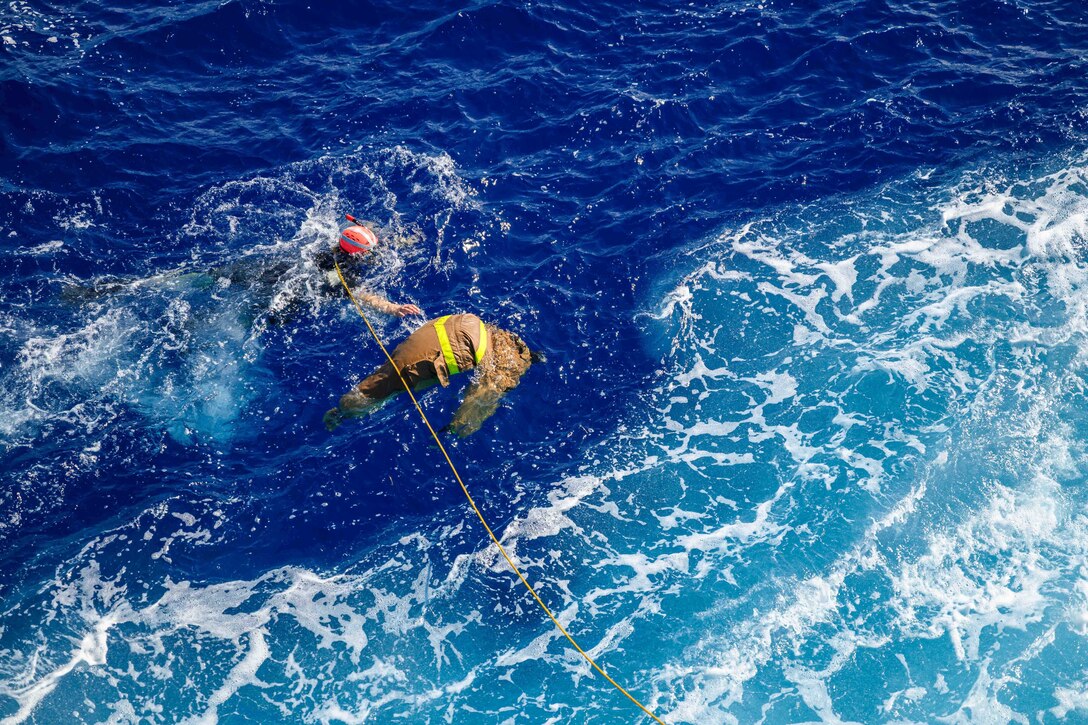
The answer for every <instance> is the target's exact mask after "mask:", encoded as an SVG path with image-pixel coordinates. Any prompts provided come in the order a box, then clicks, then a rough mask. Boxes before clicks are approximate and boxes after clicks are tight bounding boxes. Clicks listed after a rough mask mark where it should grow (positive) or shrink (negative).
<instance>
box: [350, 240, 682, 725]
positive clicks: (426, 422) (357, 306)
mask: <svg viewBox="0 0 1088 725" xmlns="http://www.w3.org/2000/svg"><path fill="white" fill-rule="evenodd" d="M333 263H334V264H335V265H336V274H337V276H338V277H340V284H342V285H344V289H345V290H347V293H348V297H350V298H351V301H352V303H354V305H355V309H356V310H358V311H359V316H360V317H362V318H363V322H365V323H366V327H367V329H368V330H370V334H371V336H372V337H373V338H374V342H376V343H378V347H380V348H381V349H382V352H383V353H385V358H386V359H387V360H388V361H389V364H390V365H392V366H393V369H394V370H396V371H397V377H398V378H400V382H401V384H402V385H403V386H404V389H405V390H407V391H408V395H409V397H411V398H412V403H413V405H415V406H416V410H418V411H419V415H420V417H421V418H423V423H424V425H426V426H427V430H429V431H430V432H431V436H432V437H433V438H434V442H435V443H437V444H438V450H440V451H442V455H443V456H445V457H446V463H448V464H450V470H451V471H453V476H454V478H456V479H457V483H459V484H461V490H462V491H464V492H465V498H467V499H468V502H469V503H470V504H472V510H473V511H475V512H476V516H477V518H479V519H480V523H481V524H483V525H484V528H485V529H487V533H488V535H489V536H491V540H492V541H494V542H495V546H497V547H498V548H499V551H500V552H501V553H502V555H503V558H504V559H506V563H507V564H509V565H510V568H511V569H513V570H514V573H515V574H517V575H518V579H520V580H521V583H522V584H524V585H525V588H526V589H528V590H529V593H530V594H532V595H533V599H535V600H536V603H537V604H539V605H540V608H541V609H543V610H544V613H545V614H547V615H548V618H549V619H551V620H552V623H553V624H555V626H556V627H558V628H559V631H560V632H562V633H563V636H564V637H566V638H567V641H569V642H570V643H571V645H573V646H574V649H576V650H578V654H580V655H582V657H584V658H585V660H586V662H588V663H589V664H591V665H593V669H595V670H597V672H599V673H600V674H601V677H603V678H605V679H606V680H608V681H609V682H610V683H611V684H612V686H613V687H615V688H616V689H617V690H619V691H620V692H622V693H623V694H624V695H626V696H627V699H628V700H630V701H631V702H633V703H635V705H637V706H638V708H639V709H640V710H642V711H643V712H644V713H646V714H647V715H649V716H650V717H652V718H653V719H654V720H655V721H657V722H658V723H660V725H665V723H664V722H663V721H662V720H661V718H659V717H658V716H657V715H654V714H653V713H652V712H650V710H649V709H647V707H646V706H645V705H643V704H642V703H641V702H639V701H638V700H637V699H636V698H635V696H634V695H632V694H631V693H630V692H628V691H627V690H625V689H623V687H622V686H621V685H620V684H619V683H618V682H616V681H615V680H613V679H612V678H611V677H609V676H608V673H607V672H605V671H604V670H602V669H601V666H600V665H598V664H597V663H596V662H594V661H593V658H592V657H590V656H589V654H588V653H586V651H585V650H584V649H582V648H581V647H579V646H578V643H577V642H575V641H574V637H571V636H570V633H569V632H567V630H566V628H565V627H563V625H562V624H560V623H559V620H558V619H556V618H555V615H554V614H552V610H550V609H548V605H547V604H545V603H544V600H543V599H541V598H540V595H538V594H537V593H536V590H535V589H533V586H532V585H531V584H530V583H529V581H528V580H527V579H526V578H525V576H524V575H523V574H522V573H521V570H520V569H518V566H517V564H515V563H514V560H513V559H511V558H510V555H509V554H507V553H506V549H505V548H503V545H502V544H501V543H499V539H498V537H497V536H495V532H494V531H492V530H491V527H490V526H488V525H487V521H486V520H485V519H484V515H483V514H482V513H480V508H479V507H478V506H477V505H476V502H475V501H474V500H473V499H472V494H470V493H469V492H468V487H467V486H466V485H465V482H464V481H462V480H461V474H460V473H458V472H457V467H456V466H454V465H453V460H451V459H450V454H449V453H447V452H446V447H445V446H444V445H442V440H441V439H440V438H439V437H438V434H437V433H435V431H434V428H433V427H431V421H429V420H428V419H427V414H426V413H424V412H423V408H422V407H421V406H420V404H419V401H418V400H416V396H415V393H413V392H412V387H411V386H410V385H408V382H407V381H406V380H405V379H404V376H403V375H401V372H400V368H399V367H397V363H396V362H394V361H393V356H392V355H390V354H389V351H388V350H386V349H385V345H383V344H382V341H381V338H379V337H378V333H377V332H375V331H374V326H373V325H371V324H370V320H369V319H368V318H367V316H366V313H365V312H363V308H362V306H360V304H359V301H358V300H357V299H355V295H354V294H353V293H352V291H351V288H350V287H348V283H347V281H346V280H345V279H344V275H343V273H342V272H341V271H340V263H339V262H336V261H335V260H334V261H333Z"/></svg>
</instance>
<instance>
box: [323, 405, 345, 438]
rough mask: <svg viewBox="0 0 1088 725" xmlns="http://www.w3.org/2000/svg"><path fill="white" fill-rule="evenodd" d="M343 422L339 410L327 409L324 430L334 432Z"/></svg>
mask: <svg viewBox="0 0 1088 725" xmlns="http://www.w3.org/2000/svg"><path fill="white" fill-rule="evenodd" d="M343 422H344V416H342V415H340V409H339V408H329V410H328V411H327V412H326V413H325V428H327V429H328V430H329V432H330V433H331V432H332V431H334V430H336V428H337V426H339V425H340V424H341V423H343Z"/></svg>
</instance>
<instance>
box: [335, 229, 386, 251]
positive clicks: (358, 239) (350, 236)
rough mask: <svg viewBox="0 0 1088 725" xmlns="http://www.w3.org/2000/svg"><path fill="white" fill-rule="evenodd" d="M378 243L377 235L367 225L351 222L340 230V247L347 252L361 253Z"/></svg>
mask: <svg viewBox="0 0 1088 725" xmlns="http://www.w3.org/2000/svg"><path fill="white" fill-rule="evenodd" d="M377 243H378V235H377V234H375V233H374V232H373V231H371V230H370V229H369V228H368V227H364V226H363V225H361V224H353V225H352V226H350V227H347V228H346V229H344V230H343V231H341V232H340V248H341V249H343V250H344V251H345V252H347V253H348V254H362V253H364V252H369V251H370V248H371V247H372V246H373V245H375V244H377Z"/></svg>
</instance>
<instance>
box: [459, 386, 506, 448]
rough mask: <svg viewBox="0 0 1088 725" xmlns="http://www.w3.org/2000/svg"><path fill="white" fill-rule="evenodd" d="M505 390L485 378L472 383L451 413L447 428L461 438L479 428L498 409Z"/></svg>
mask: <svg viewBox="0 0 1088 725" xmlns="http://www.w3.org/2000/svg"><path fill="white" fill-rule="evenodd" d="M505 394H506V391H505V390H503V389H502V388H499V387H496V386H495V385H493V384H491V383H489V382H488V381H486V380H480V381H477V382H474V383H472V384H471V385H469V386H468V388H467V389H466V390H465V399H464V400H463V401H462V402H461V406H460V407H459V408H458V409H457V412H456V413H454V414H453V420H451V421H450V425H449V428H450V430H452V431H453V432H454V433H456V434H457V435H458V436H460V437H461V438H464V437H465V436H470V435H472V434H473V433H475V432H476V431H478V430H480V426H482V425H483V424H484V421H485V420H487V419H488V418H490V417H491V416H492V415H494V413H495V411H496V410H498V409H499V401H500V400H502V396H503V395H505Z"/></svg>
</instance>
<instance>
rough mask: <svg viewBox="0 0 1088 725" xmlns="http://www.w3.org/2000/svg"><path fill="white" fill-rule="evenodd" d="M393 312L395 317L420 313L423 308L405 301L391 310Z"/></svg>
mask: <svg viewBox="0 0 1088 725" xmlns="http://www.w3.org/2000/svg"><path fill="white" fill-rule="evenodd" d="M393 314H394V315H396V316H397V317H404V316H405V315H422V314H423V310H421V309H419V308H418V307H416V306H415V305H413V304H410V303H405V304H403V305H397V308H396V309H395V310H393Z"/></svg>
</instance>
